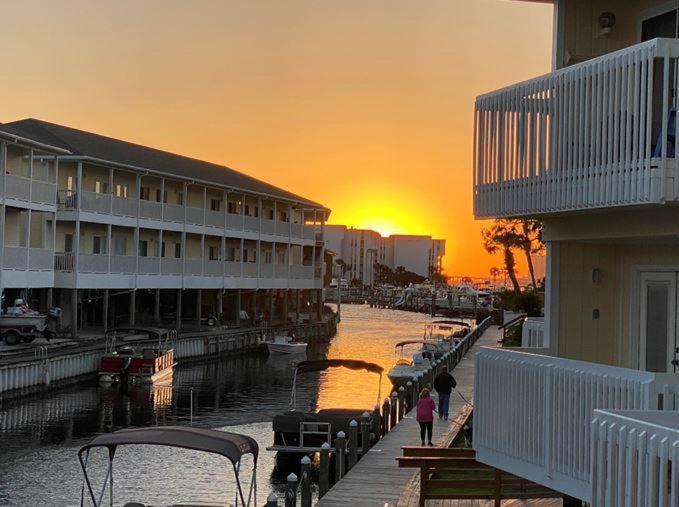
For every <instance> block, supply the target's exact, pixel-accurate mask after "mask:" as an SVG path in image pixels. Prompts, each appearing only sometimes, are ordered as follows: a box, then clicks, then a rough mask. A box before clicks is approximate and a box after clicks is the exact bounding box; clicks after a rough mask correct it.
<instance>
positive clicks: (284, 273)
mask: <svg viewBox="0 0 679 507" xmlns="http://www.w3.org/2000/svg"><path fill="white" fill-rule="evenodd" d="M274 277H276V278H287V277H288V265H287V264H274Z"/></svg>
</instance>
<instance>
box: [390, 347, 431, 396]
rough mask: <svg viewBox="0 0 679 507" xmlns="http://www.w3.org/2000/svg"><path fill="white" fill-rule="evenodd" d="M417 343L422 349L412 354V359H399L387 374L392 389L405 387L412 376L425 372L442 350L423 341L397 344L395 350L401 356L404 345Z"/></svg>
mask: <svg viewBox="0 0 679 507" xmlns="http://www.w3.org/2000/svg"><path fill="white" fill-rule="evenodd" d="M418 343H419V344H422V348H420V349H419V350H418V351H417V352H415V353H414V354H413V357H412V359H406V358H404V357H401V358H400V359H399V360H398V361H396V364H395V365H394V366H393V367H392V369H391V370H389V372H388V373H387V377H388V378H389V380H390V381H391V383H392V385H393V386H394V387H396V388H399V387H401V386H404V387H405V385H406V384H407V383H408V382H409V381H411V380H412V379H413V377H414V376H416V375H417V374H419V373H422V372H424V371H426V370H427V369H428V368H429V366H431V364H432V362H433V361H434V359H436V354H438V353H439V351H441V350H442V349H441V348H440V347H439V346H438V345H436V344H434V343H431V342H429V343H428V342H426V341H424V340H406V341H403V342H399V343H397V344H396V346H395V348H396V349H397V350H398V349H401V354H403V348H404V347H405V346H406V345H411V344H418Z"/></svg>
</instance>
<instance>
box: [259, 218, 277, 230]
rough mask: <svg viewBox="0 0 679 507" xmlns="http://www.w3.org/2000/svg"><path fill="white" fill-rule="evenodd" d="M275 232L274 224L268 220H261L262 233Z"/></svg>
mask: <svg viewBox="0 0 679 507" xmlns="http://www.w3.org/2000/svg"><path fill="white" fill-rule="evenodd" d="M275 232H276V222H274V221H273V220H269V219H268V218H262V233H264V234H274V233H275Z"/></svg>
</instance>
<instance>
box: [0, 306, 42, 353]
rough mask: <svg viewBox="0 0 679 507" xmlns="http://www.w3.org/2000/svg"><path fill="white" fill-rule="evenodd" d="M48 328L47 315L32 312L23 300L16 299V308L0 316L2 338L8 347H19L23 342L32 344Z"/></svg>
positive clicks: (12, 307) (0, 334) (5, 311)
mask: <svg viewBox="0 0 679 507" xmlns="http://www.w3.org/2000/svg"><path fill="white" fill-rule="evenodd" d="M46 328H47V315H44V314H42V313H40V312H36V311H35V310H31V309H30V308H29V307H28V304H26V302H25V301H24V300H23V299H15V300H14V306H9V307H7V308H6V309H5V310H4V311H3V312H2V314H0V338H4V340H5V342H6V343H7V345H17V344H18V343H19V342H21V341H22V340H23V341H24V342H26V343H29V342H32V341H33V340H34V339H35V337H36V336H37V335H41V334H42V333H43V332H44V331H45V329H46Z"/></svg>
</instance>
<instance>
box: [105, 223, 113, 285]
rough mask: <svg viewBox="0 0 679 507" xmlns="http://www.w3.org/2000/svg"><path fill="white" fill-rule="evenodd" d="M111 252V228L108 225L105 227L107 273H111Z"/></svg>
mask: <svg viewBox="0 0 679 507" xmlns="http://www.w3.org/2000/svg"><path fill="white" fill-rule="evenodd" d="M112 250H113V226H112V225H111V224H108V225H107V226H106V253H107V254H108V269H107V270H106V271H107V272H108V273H110V272H111V251H112Z"/></svg>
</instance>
